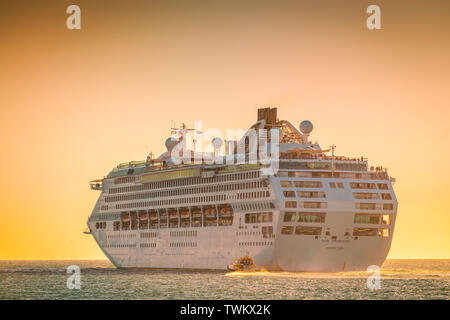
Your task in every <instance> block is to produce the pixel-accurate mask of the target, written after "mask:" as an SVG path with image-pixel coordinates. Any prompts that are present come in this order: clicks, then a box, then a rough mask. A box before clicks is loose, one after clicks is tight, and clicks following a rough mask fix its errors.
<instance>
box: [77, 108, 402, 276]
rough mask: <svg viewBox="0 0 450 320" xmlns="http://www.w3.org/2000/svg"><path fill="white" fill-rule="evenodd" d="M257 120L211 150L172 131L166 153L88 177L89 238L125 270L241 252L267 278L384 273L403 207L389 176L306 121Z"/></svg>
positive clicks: (214, 264) (268, 116)
mask: <svg viewBox="0 0 450 320" xmlns="http://www.w3.org/2000/svg"><path fill="white" fill-rule="evenodd" d="M257 115H258V118H257V122H256V123H255V124H253V125H252V126H251V127H250V129H249V130H248V131H247V132H246V133H245V134H244V135H243V136H242V138H241V139H239V140H237V139H235V140H225V141H222V139H221V138H219V137H216V138H214V139H212V141H211V144H212V145H213V146H214V147H213V149H214V150H213V151H211V152H203V153H201V152H200V153H199V152H196V151H195V150H196V149H193V148H191V149H189V148H188V147H187V143H186V142H187V140H188V139H187V135H186V133H187V132H189V130H191V129H187V128H186V127H185V126H184V125H183V126H182V127H181V128H179V129H178V128H172V134H171V136H170V137H169V138H167V140H166V143H165V145H166V148H167V151H165V152H164V153H162V154H161V155H160V156H159V157H155V158H154V157H153V155H151V154H150V155H149V156H148V157H147V159H146V160H144V161H132V162H128V163H122V164H119V165H118V166H117V167H115V168H114V169H113V170H112V171H111V172H109V174H108V175H107V176H105V177H104V178H103V179H97V180H93V181H91V182H90V187H91V189H93V190H98V191H100V192H101V193H100V196H99V198H98V200H97V203H96V204H95V206H94V209H93V211H92V213H91V215H90V216H89V218H88V221H87V230H86V231H85V233H87V234H91V235H92V236H93V237H94V239H95V241H96V242H97V244H98V246H99V247H100V248H101V250H102V251H103V253H104V254H105V255H106V257H108V259H109V260H110V261H111V262H112V263H113V264H114V265H115V266H116V267H118V268H163V269H204V270H226V268H227V266H228V265H230V264H232V263H233V262H234V261H236V260H237V259H239V258H241V257H244V256H248V257H251V258H252V259H253V261H254V263H255V264H256V265H257V266H258V268H261V269H265V270H268V271H271V270H274V271H275V270H278V271H280V270H283V271H292V272H295V271H310V272H341V271H363V270H366V269H367V268H368V267H369V266H372V265H376V266H380V267H381V265H382V264H383V262H384V261H385V259H386V256H387V254H388V252H389V248H390V245H391V241H392V236H393V232H394V226H395V221H396V214H397V205H398V202H397V198H396V196H395V193H394V190H393V183H394V181H395V179H394V178H392V177H390V176H389V174H388V171H387V169H386V168H383V167H381V166H375V167H374V166H370V167H369V164H368V160H367V159H366V158H364V157H360V158H351V157H346V156H338V155H335V147H334V146H331V147H330V148H328V149H322V148H321V147H320V145H319V144H318V143H317V142H311V141H310V139H309V136H310V133H311V131H312V130H313V125H312V123H311V122H310V121H308V120H305V121H302V122H301V123H300V125H299V128H298V129H297V128H296V127H295V126H293V125H292V124H291V123H290V122H289V121H286V120H279V119H278V117H277V109H276V108H261V109H258V112H257ZM255 137H258V138H255ZM261 141H262V142H261ZM224 142H225V143H224ZM194 144H195V141H194ZM179 146H183V147H184V149H186V148H187V149H188V150H184V151H185V152H184V153H183V155H184V156H179V155H180V152H179V151H176V150H181V149H183V148H181V149H177V147H179ZM263 146H264V148H263ZM223 149H225V150H223ZM262 149H264V150H265V153H264V152H261V150H262ZM175 154H176V155H178V159H176V158H177V157H175ZM264 154H265V157H264V156H263V155H264ZM206 156H207V157H206ZM263 158H264V159H263Z"/></svg>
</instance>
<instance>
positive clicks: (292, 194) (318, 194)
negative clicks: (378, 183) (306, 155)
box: [283, 190, 392, 200]
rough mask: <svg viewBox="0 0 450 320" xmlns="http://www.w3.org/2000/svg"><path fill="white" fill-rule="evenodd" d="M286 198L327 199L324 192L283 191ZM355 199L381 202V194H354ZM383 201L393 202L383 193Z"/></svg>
mask: <svg viewBox="0 0 450 320" xmlns="http://www.w3.org/2000/svg"><path fill="white" fill-rule="evenodd" d="M283 195H284V197H285V198H296V197H298V198H326V195H325V192H323V191H292V190H289V191H283ZM353 197H354V198H355V199H367V200H379V199H380V194H379V193H375V192H353ZM381 199H382V200H392V196H391V194H390V193H381Z"/></svg>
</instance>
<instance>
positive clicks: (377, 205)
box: [284, 201, 394, 211]
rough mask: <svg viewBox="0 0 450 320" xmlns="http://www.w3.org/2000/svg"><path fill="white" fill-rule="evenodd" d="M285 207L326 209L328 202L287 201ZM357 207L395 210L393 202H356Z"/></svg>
mask: <svg viewBox="0 0 450 320" xmlns="http://www.w3.org/2000/svg"><path fill="white" fill-rule="evenodd" d="M284 206H285V208H288V209H289V208H306V209H321V208H322V209H324V208H327V206H328V204H327V203H326V202H319V201H285V202H284ZM355 208H356V209H364V210H389V211H390V210H394V204H393V203H364V202H356V203H355Z"/></svg>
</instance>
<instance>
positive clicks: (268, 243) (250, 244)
mask: <svg viewBox="0 0 450 320" xmlns="http://www.w3.org/2000/svg"><path fill="white" fill-rule="evenodd" d="M271 245H273V242H272V241H263V242H258V241H255V242H239V246H240V247H259V246H271Z"/></svg>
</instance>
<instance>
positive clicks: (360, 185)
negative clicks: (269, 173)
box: [280, 180, 389, 190]
mask: <svg viewBox="0 0 450 320" xmlns="http://www.w3.org/2000/svg"><path fill="white" fill-rule="evenodd" d="M280 186H281V187H283V188H292V187H296V188H323V184H322V181H288V180H281V181H280ZM329 186H330V188H332V189H335V188H336V186H337V187H338V188H340V189H343V188H344V184H343V183H342V182H329ZM376 186H378V189H379V190H388V189H389V188H388V185H387V184H386V183H377V184H375V183H372V182H350V187H351V188H352V189H376V188H377V187H376Z"/></svg>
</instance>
